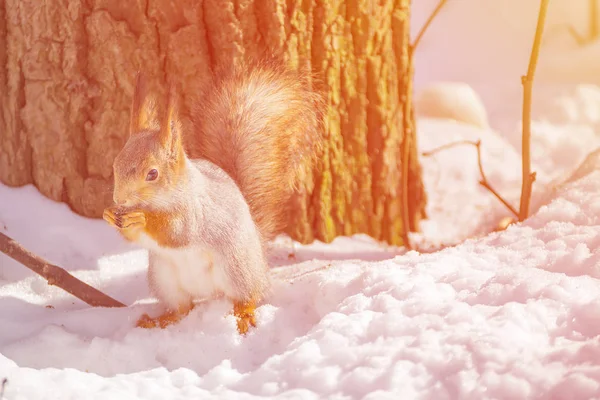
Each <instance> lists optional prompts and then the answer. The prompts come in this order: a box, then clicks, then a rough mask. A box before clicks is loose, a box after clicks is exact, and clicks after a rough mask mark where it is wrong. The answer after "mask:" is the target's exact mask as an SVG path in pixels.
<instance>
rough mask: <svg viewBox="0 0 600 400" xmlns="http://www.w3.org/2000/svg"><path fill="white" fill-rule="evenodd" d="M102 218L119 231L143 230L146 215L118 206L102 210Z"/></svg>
mask: <svg viewBox="0 0 600 400" xmlns="http://www.w3.org/2000/svg"><path fill="white" fill-rule="evenodd" d="M102 218H104V220H105V221H106V222H108V223H109V224H111V225H112V226H114V227H116V228H119V229H133V228H143V227H145V226H146V215H145V214H144V212H143V211H140V210H128V209H123V208H122V207H119V206H113V207H109V208H107V209H105V210H104V214H103V215H102Z"/></svg>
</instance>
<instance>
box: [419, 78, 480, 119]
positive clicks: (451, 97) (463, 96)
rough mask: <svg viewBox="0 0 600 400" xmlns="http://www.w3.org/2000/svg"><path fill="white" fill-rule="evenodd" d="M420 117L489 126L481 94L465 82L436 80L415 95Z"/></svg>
mask: <svg viewBox="0 0 600 400" xmlns="http://www.w3.org/2000/svg"><path fill="white" fill-rule="evenodd" d="M415 111H416V113H417V116H419V117H427V118H441V119H451V120H455V121H458V122H463V123H465V124H469V125H473V126H476V127H479V128H484V129H485V128H488V127H489V125H488V118H487V114H486V111H485V107H484V105H483V102H482V101H481V98H480V97H479V95H478V94H477V93H476V92H475V90H473V88H472V87H471V86H469V85H468V84H466V83H463V82H436V83H433V84H429V85H427V86H425V87H424V88H423V89H421V90H420V91H419V92H418V93H417V95H416V96H415Z"/></svg>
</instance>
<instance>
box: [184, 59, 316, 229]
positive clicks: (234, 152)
mask: <svg viewBox="0 0 600 400" xmlns="http://www.w3.org/2000/svg"><path fill="white" fill-rule="evenodd" d="M191 111H192V112H191V114H192V121H193V125H194V129H195V132H194V138H193V140H192V141H191V146H190V156H191V157H193V158H196V157H199V158H204V159H207V160H209V161H211V162H213V163H215V164H217V165H218V166H220V167H221V168H223V169H224V170H225V171H226V172H227V173H228V174H229V175H230V176H231V177H232V178H233V179H234V180H235V181H236V182H237V184H238V186H239V187H240V189H241V191H242V193H243V194H244V197H245V198H246V201H247V202H248V204H249V206H250V211H251V213H252V216H253V218H254V220H255V222H256V224H257V226H258V228H259V230H260V232H261V235H262V236H263V238H264V239H265V240H270V239H272V238H273V237H274V236H275V235H277V234H279V233H280V232H281V231H282V229H284V228H285V223H286V210H287V207H286V205H287V204H288V202H289V199H290V197H291V195H292V193H293V191H294V189H296V188H299V187H301V186H302V183H303V182H304V181H305V179H306V175H307V173H309V172H310V170H311V169H312V166H313V163H314V161H315V157H316V154H317V153H318V150H319V149H320V147H321V144H322V140H323V115H324V102H323V98H322V96H321V95H320V93H319V92H318V91H316V90H314V89H313V88H311V79H310V77H309V76H308V75H305V74H302V73H299V72H295V71H291V70H288V69H286V68H285V67H284V66H283V65H281V64H278V63H276V62H273V61H262V62H257V63H252V64H246V65H242V66H238V67H233V68H231V69H230V70H228V71H226V72H225V73H217V74H215V77H214V79H213V80H212V82H211V83H210V85H209V86H208V87H207V88H206V90H205V91H203V92H202V95H201V97H200V98H198V99H197V101H196V104H195V105H194V107H193V109H192V110H191Z"/></svg>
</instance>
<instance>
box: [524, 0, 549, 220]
mask: <svg viewBox="0 0 600 400" xmlns="http://www.w3.org/2000/svg"><path fill="white" fill-rule="evenodd" d="M548 3H549V0H541V4H540V12H539V14H538V21H537V26H536V29H535V38H534V40H533V47H532V49H531V57H530V59H529V68H528V69H527V75H526V76H523V77H522V78H521V83H522V84H523V137H522V151H523V183H522V185H521V204H520V206H519V221H523V220H525V219H526V218H527V217H528V216H529V203H530V202H531V187H532V186H533V182H534V181H535V172H531V91H532V87H533V77H534V75H535V68H536V66H537V60H538V56H539V53H540V43H541V41H542V33H543V31H544V23H545V20H546V10H547V9H548Z"/></svg>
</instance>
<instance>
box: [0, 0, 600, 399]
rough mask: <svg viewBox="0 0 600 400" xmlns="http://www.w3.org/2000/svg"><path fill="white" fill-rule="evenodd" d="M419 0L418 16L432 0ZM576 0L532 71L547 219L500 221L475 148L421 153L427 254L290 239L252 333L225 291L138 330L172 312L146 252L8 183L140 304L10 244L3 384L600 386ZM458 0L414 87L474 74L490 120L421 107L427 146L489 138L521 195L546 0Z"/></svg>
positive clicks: (32, 218) (42, 394)
mask: <svg viewBox="0 0 600 400" xmlns="http://www.w3.org/2000/svg"><path fill="white" fill-rule="evenodd" d="M414 3H415V6H414V10H413V11H414V14H415V18H414V22H413V28H412V29H413V30H417V29H418V27H419V26H420V24H421V22H422V21H423V20H424V18H425V17H426V15H427V14H428V12H429V11H430V10H431V8H432V7H433V6H434V5H435V1H433V0H423V1H419V2H414ZM417 3H418V6H417ZM567 3H568V2H567V1H566V0H555V1H553V2H551V6H550V10H549V16H548V18H549V19H548V21H549V26H550V27H551V28H550V29H549V32H553V33H552V34H548V35H547V37H548V39H547V40H546V41H545V45H544V46H545V47H544V51H543V52H542V53H543V54H542V56H541V59H540V65H539V68H540V80H539V81H537V80H536V84H535V86H534V104H533V124H532V150H533V153H532V159H533V170H535V171H536V172H537V180H536V183H535V186H534V197H533V199H532V215H531V217H530V218H529V219H527V220H526V221H524V222H523V223H520V224H514V225H511V226H509V227H508V228H507V229H506V230H504V231H499V232H493V231H494V228H495V227H496V226H497V224H498V222H499V221H500V220H501V219H502V218H504V217H506V216H508V215H510V213H509V212H508V211H507V210H506V209H505V208H504V206H503V205H502V204H500V203H499V202H498V201H497V199H495V198H494V197H493V196H492V195H491V194H490V193H489V192H488V191H487V190H486V189H485V188H483V187H481V185H480V184H479V183H478V182H479V180H480V175H479V170H478V168H477V153H476V149H475V147H474V146H473V145H470V144H464V145H460V146H455V147H452V148H450V149H447V150H444V151H441V152H439V153H435V154H433V155H431V156H427V157H425V156H422V157H421V162H422V166H423V174H424V175H423V177H424V182H425V186H426V190H427V193H428V200H429V201H428V205H427V213H428V215H429V219H428V220H426V221H423V223H422V233H420V234H414V235H413V236H412V238H413V240H414V241H415V243H416V244H417V245H418V248H419V249H424V250H426V251H422V252H418V251H408V252H407V251H406V250H404V249H398V248H393V247H388V246H384V245H382V244H380V243H376V242H375V241H373V240H371V239H370V238H368V237H366V236H363V235H357V236H354V237H350V238H348V237H341V238H337V239H336V240H335V241H334V242H333V243H331V244H324V243H319V242H317V243H313V244H311V245H306V246H301V245H299V244H295V245H294V246H293V248H292V246H291V245H290V244H291V243H290V241H289V240H288V239H286V238H279V239H278V240H277V241H276V243H275V244H274V248H273V254H272V256H271V264H272V265H273V269H272V275H273V281H274V287H273V289H272V293H271V294H270V295H269V296H268V298H267V299H266V301H265V302H264V303H263V304H261V305H260V307H259V308H258V310H257V320H258V326H257V327H256V328H255V329H252V330H251V331H250V332H249V334H248V335H247V336H246V337H240V336H239V335H238V334H237V331H236V324H235V320H234V319H233V317H232V316H231V315H229V311H230V307H231V306H230V304H228V303H227V302H226V301H225V300H222V299H217V300H211V301H207V302H204V303H202V304H199V305H198V307H196V308H195V309H194V310H193V311H192V312H191V314H190V315H189V316H188V317H186V318H185V319H184V320H183V321H182V322H181V323H179V324H177V325H174V326H171V327H169V328H167V329H164V330H144V329H140V328H135V327H134V324H135V321H136V319H137V318H138V317H139V316H140V315H141V314H142V313H144V312H152V311H156V310H157V305H156V303H155V301H154V299H152V298H151V296H150V293H149V291H148V287H147V283H146V277H145V274H146V263H147V253H146V252H145V251H144V250H143V249H140V248H138V247H136V246H134V245H131V244H128V243H125V242H124V241H123V240H122V239H121V238H120V237H119V235H118V234H117V233H116V232H115V231H114V230H113V229H111V228H110V227H109V226H108V225H107V224H106V223H104V222H103V221H101V220H91V219H87V218H83V217H80V216H77V215H75V214H74V213H72V212H71V211H70V210H69V209H68V207H67V206H65V205H64V204H59V203H55V202H52V201H50V200H48V199H46V198H44V197H42V196H41V195H40V194H39V193H38V192H37V191H36V190H35V189H34V188H33V187H32V186H26V187H22V188H8V187H6V186H2V185H0V232H3V233H6V234H8V235H9V236H11V237H13V238H14V239H16V240H18V241H19V242H20V243H21V244H23V245H24V246H25V247H26V248H28V249H29V250H31V251H33V252H35V253H36V254H39V255H40V256H42V257H45V258H47V259H48V260H51V261H52V262H54V263H56V264H58V265H60V266H62V267H64V268H66V269H68V270H69V271H70V272H71V273H72V274H73V275H75V276H77V277H78V278H80V279H82V280H84V281H85V282H87V283H89V284H91V285H93V286H94V287H97V288H99V289H100V290H102V291H104V292H105V293H107V294H109V295H110V296H112V297H114V298H116V299H118V300H120V301H122V302H124V303H125V304H127V305H128V307H127V308H120V309H99V308H90V307H89V306H87V305H86V304H84V303H82V302H81V301H79V300H77V299H75V298H73V297H72V296H70V295H68V294H66V293H64V292H63V291H61V290H59V289H57V288H55V287H51V286H48V285H47V284H46V282H45V281H44V280H43V279H42V278H40V277H38V276H37V275H35V274H33V273H32V272H31V271H29V270H27V269H26V268H24V267H23V266H21V265H19V264H18V263H16V262H15V261H13V260H11V259H9V258H7V257H5V256H0V379H2V378H3V377H6V378H7V379H8V383H7V385H6V388H5V393H4V399H6V400H21V399H27V400H37V399H107V398H108V399H111V400H112V399H114V400H123V399H188V398H193V399H197V398H198V399H201V398H214V397H218V398H225V399H228V398H232V399H233V398H235V399H254V398H276V399H320V398H332V399H359V398H361V399H388V398H389V399H398V398H402V399H436V400H437V399H478V400H479V399H511V400H512V399H533V398H535V399H591V398H600V361H599V360H600V341H599V338H600V255H598V254H597V253H598V251H597V250H598V248H599V247H600V134H599V132H600V88H599V87H598V86H597V85H598V84H599V83H600V82H597V80H598V76H599V75H598V74H597V71H598V62H600V56H599V55H598V54H600V53H596V55H594V52H593V51H592V50H593V49H594V48H597V46H598V45H597V44H593V43H592V44H589V45H588V46H586V47H581V48H575V47H574V45H573V43H571V42H569V41H568V40H567V39H566V36H564V35H563V36H561V34H560V29H559V28H560V27H561V26H564V25H565V24H566V23H570V24H574V25H575V26H581V25H577V24H584V23H585V20H584V19H582V18H583V17H582V15H585V13H584V12H583V13H582V10H583V11H585V7H576V6H569V5H568V4H567ZM581 3H587V2H581ZM571 4H574V3H571ZM516 5H519V7H520V11H521V12H520V13H514V12H512V11H511V10H512V9H511V7H516ZM447 7H448V8H447V10H444V11H442V13H441V14H440V17H439V18H440V19H439V20H437V21H435V22H434V24H433V25H432V28H431V31H429V32H428V33H427V34H426V35H425V36H424V38H423V42H422V43H421V46H420V48H419V50H418V51H417V60H416V71H417V77H416V82H415V83H416V90H417V92H419V91H421V90H423V89H424V88H427V87H435V86H436V85H439V84H440V83H442V82H443V83H444V84H447V83H449V82H455V83H458V84H459V86H460V87H462V88H463V89H465V90H466V92H463V93H467V92H469V91H470V90H473V91H472V92H470V93H471V94H470V95H468V96H467V97H464V96H461V95H460V94H456V93H458V92H456V93H455V95H456V96H457V97H456V101H459V102H460V101H462V102H463V103H464V104H466V105H467V106H468V105H469V104H474V103H472V101H473V99H474V98H476V97H480V98H481V101H482V102H483V105H484V106H485V109H480V111H482V112H485V113H486V114H487V120H488V123H487V124H485V125H483V124H481V125H482V126H474V125H473V124H469V123H464V121H463V122H461V121H460V118H459V120H458V121H456V120H451V119H442V118H435V113H434V115H429V116H428V117H424V116H422V117H420V118H419V119H418V121H417V132H418V147H419V151H420V152H426V151H431V150H433V149H435V148H437V147H439V146H442V145H445V144H450V143H453V142H456V141H465V140H466V141H471V142H475V141H478V140H480V141H481V149H482V162H483V167H484V170H485V173H486V176H487V179H488V181H489V182H490V183H491V184H492V185H493V186H494V187H495V188H496V189H497V190H498V191H499V192H500V193H502V194H503V195H504V196H505V197H506V198H507V199H508V201H509V202H510V203H511V204H514V205H515V206H516V205H518V200H519V195H520V183H521V182H520V179H521V176H520V173H521V171H520V118H521V98H522V97H521V95H522V94H521V88H520V82H519V75H520V74H522V73H524V71H525V69H526V65H527V57H528V52H529V50H530V46H531V38H532V37H533V29H534V27H535V16H536V12H537V7H538V2H531V3H529V2H527V3H523V2H522V1H521V0H505V1H503V2H491V1H480V0H464V1H456V2H454V1H449V2H448V5H447ZM467 14H468V15H467ZM469 15H470V16H471V18H467V17H468V16H469ZM498 16H500V17H498ZM503 16H504V17H503ZM513 17H514V18H513ZM515 18H516V19H515ZM561 18H562V19H561ZM578 21H579V22H578ZM581 21H584V22H581ZM509 28H510V29H509ZM555 28H556V29H555ZM476 33H477V34H476ZM440 37H442V38H444V39H445V40H450V41H451V42H454V43H462V45H461V46H458V49H457V48H450V47H447V46H445V45H444V44H443V42H440V40H439V38H440ZM594 46H596V47H594ZM557 49H559V50H560V51H558V50H557ZM569 57H573V58H572V59H576V60H580V62H579V63H577V64H575V63H573V64H569V63H567V60H569ZM477 71H480V72H481V71H486V74H479V73H476V72H477ZM465 84H468V85H469V86H468V87H467V86H464V85H465ZM469 88H472V89H469ZM469 96H470V97H469ZM470 102H471V103H470ZM478 107H479V106H478ZM467 122H468V121H467ZM291 254H293V256H290V255H291ZM4 399H2V400H4Z"/></svg>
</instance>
